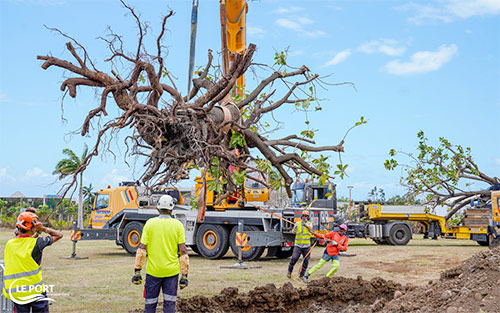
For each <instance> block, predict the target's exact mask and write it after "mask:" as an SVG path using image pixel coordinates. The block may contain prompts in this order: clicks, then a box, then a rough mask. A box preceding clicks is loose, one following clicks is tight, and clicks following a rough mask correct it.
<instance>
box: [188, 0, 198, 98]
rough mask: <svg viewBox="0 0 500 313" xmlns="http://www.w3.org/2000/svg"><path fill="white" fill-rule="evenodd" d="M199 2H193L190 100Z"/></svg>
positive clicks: (189, 79) (189, 75) (190, 45)
mask: <svg viewBox="0 0 500 313" xmlns="http://www.w3.org/2000/svg"><path fill="white" fill-rule="evenodd" d="M198 1H199V0H193V9H192V11H191V36H190V44H189V73H188V87H187V97H188V99H189V92H190V91H191V81H192V80H193V74H194V58H195V51H196V30H197V26H198Z"/></svg>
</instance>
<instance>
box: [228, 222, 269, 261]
mask: <svg viewBox="0 0 500 313" xmlns="http://www.w3.org/2000/svg"><path fill="white" fill-rule="evenodd" d="M243 229H244V230H249V231H259V230H260V229H259V228H258V227H257V226H250V225H249V226H246V225H245V227H244V228H243ZM237 232H238V226H234V227H233V229H232V230H231V235H230V236H229V242H230V244H231V251H233V253H234V255H235V256H236V257H238V246H237V245H236V233H237ZM265 249H266V247H251V246H247V247H243V249H242V250H243V251H242V253H241V257H242V259H243V260H245V261H253V260H257V259H258V258H260V257H261V256H262V254H263V253H264V250H265Z"/></svg>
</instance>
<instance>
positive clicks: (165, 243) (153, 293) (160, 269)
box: [132, 195, 189, 313]
mask: <svg viewBox="0 0 500 313" xmlns="http://www.w3.org/2000/svg"><path fill="white" fill-rule="evenodd" d="M157 208H158V211H160V216H158V217H155V218H151V219H149V220H148V221H147V222H146V224H145V225H144V229H143V230H142V238H141V244H140V245H139V248H138V249H137V253H136V257H135V274H134V276H133V277H132V283H134V284H136V285H140V284H141V283H142V277H141V269H142V266H143V265H144V261H145V259H146V255H147V257H148V264H147V267H146V284H145V286H144V298H145V309H144V312H146V313H148V312H156V305H157V304H158V296H159V295H160V289H161V290H162V293H163V312H175V302H176V300H177V285H178V284H179V287H180V288H181V289H183V288H185V287H187V285H188V278H187V277H188V271H189V256H188V254H187V248H186V244H185V242H186V239H185V232H184V226H183V225H182V223H181V222H180V221H178V220H176V219H174V218H172V216H171V214H172V209H173V208H174V199H173V198H172V197H171V196H169V195H163V196H161V198H160V201H158V206H157ZM178 253H180V258H179V257H178V256H177V254H178ZM179 260H180V262H179ZM179 263H180V272H181V278H180V280H179Z"/></svg>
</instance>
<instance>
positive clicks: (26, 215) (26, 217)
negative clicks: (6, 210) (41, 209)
mask: <svg viewBox="0 0 500 313" xmlns="http://www.w3.org/2000/svg"><path fill="white" fill-rule="evenodd" d="M33 221H35V222H38V216H37V215H36V214H35V213H32V212H23V213H21V214H19V216H18V217H17V222H16V226H17V227H19V228H21V229H24V230H30V229H31V228H32V227H33Z"/></svg>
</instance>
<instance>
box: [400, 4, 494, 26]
mask: <svg viewBox="0 0 500 313" xmlns="http://www.w3.org/2000/svg"><path fill="white" fill-rule="evenodd" d="M402 8H403V9H413V10H415V11H416V14H415V16H413V17H411V18H409V21H410V22H413V23H415V24H422V23H425V22H428V21H430V22H432V21H438V22H446V23H448V22H452V21H454V20H459V19H467V18H471V17H474V16H495V15H499V14H500V1H498V0H441V1H439V2H438V4H437V5H435V6H434V5H420V4H417V3H410V4H408V5H405V6H403V7H402Z"/></svg>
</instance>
